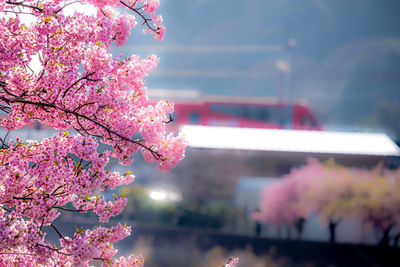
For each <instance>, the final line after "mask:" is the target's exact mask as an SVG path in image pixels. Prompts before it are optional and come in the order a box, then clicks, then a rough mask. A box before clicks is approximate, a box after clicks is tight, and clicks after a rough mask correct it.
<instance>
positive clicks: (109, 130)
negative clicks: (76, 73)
mask: <svg viewBox="0 0 400 267" xmlns="http://www.w3.org/2000/svg"><path fill="white" fill-rule="evenodd" d="M0 100H3V101H4V102H6V103H21V104H24V103H25V104H31V105H34V106H39V107H41V108H43V109H44V110H46V109H45V107H48V108H53V109H58V110H61V111H63V112H65V113H68V114H73V115H75V116H76V117H80V118H83V119H85V120H88V121H90V122H92V123H94V124H95V125H97V126H99V127H100V128H103V129H104V130H106V131H107V132H108V133H109V135H110V136H111V134H113V135H115V136H117V137H119V138H121V139H123V140H125V141H128V142H131V143H134V144H136V145H139V146H140V147H142V148H144V149H147V150H149V151H150V152H151V154H152V155H153V156H154V157H155V158H156V159H157V160H160V159H161V158H162V155H161V154H159V153H158V152H157V151H155V150H153V149H152V148H151V147H147V146H146V145H144V144H142V143H140V142H138V141H136V140H132V139H130V138H128V137H125V136H123V135H122V134H120V133H118V132H116V131H114V130H111V129H110V128H109V127H108V126H106V125H104V124H102V123H100V122H98V121H97V120H95V119H92V118H90V117H88V116H86V115H83V114H80V113H78V112H74V111H73V110H69V109H66V108H62V107H58V106H56V105H55V104H52V103H43V102H34V101H30V100H25V99H20V98H19V97H16V98H15V99H9V98H6V97H5V96H0ZM46 111H47V110H46ZM47 112H49V111H47ZM82 130H84V129H82Z"/></svg>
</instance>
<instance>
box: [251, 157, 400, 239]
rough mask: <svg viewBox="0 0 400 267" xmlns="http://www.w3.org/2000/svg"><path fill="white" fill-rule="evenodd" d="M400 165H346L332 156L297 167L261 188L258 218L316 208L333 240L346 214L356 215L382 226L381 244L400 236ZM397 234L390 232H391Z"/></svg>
mask: <svg viewBox="0 0 400 267" xmlns="http://www.w3.org/2000/svg"><path fill="white" fill-rule="evenodd" d="M399 174H400V169H398V170H397V171H389V170H386V169H384V168H383V167H382V166H380V165H378V166H377V167H376V168H374V169H372V170H367V169H354V168H346V167H343V166H340V165H338V164H336V163H335V162H334V161H333V160H329V161H327V162H325V163H320V162H318V161H317V160H315V159H308V163H307V165H305V166H303V167H301V168H299V169H293V170H292V171H291V172H290V174H288V175H286V176H284V177H283V179H282V181H281V182H280V183H277V184H274V185H272V186H270V187H267V188H265V189H263V190H262V192H261V201H260V212H258V213H256V214H254V219H257V220H261V221H263V222H267V223H273V224H275V225H277V226H280V225H282V224H284V223H286V224H290V223H293V222H295V221H296V220H297V219H300V218H307V217H308V216H309V215H310V214H312V213H314V214H316V215H317V216H318V218H319V219H320V221H321V222H322V224H324V225H326V226H328V229H329V235H330V242H332V243H334V242H335V241H336V234H335V231H336V227H337V225H338V224H339V222H340V221H341V220H342V219H346V218H347V217H350V216H351V217H356V218H359V219H361V223H362V224H366V225H368V226H371V227H373V228H374V229H377V230H378V231H380V232H382V236H381V239H380V241H379V244H380V245H384V246H387V245H389V242H390V241H391V240H392V239H393V242H394V244H395V245H396V244H397V242H398V240H399V239H400V233H399V226H400V215H399V214H400V194H399V193H398V192H399V190H400V175H399ZM396 230H397V234H396V235H395V236H394V237H391V236H390V233H391V232H395V231H396Z"/></svg>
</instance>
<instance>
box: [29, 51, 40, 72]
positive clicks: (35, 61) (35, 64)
mask: <svg viewBox="0 0 400 267" xmlns="http://www.w3.org/2000/svg"><path fill="white" fill-rule="evenodd" d="M28 66H29V67H30V68H31V69H32V70H33V72H34V73H39V72H40V71H41V70H42V69H43V67H42V63H41V62H40V59H39V55H38V54H35V55H33V56H32V59H31V62H29V64H28Z"/></svg>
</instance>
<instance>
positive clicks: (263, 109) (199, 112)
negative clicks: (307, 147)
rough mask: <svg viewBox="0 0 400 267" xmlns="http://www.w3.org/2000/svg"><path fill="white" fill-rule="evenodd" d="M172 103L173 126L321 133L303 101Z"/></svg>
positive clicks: (217, 99)
mask: <svg viewBox="0 0 400 267" xmlns="http://www.w3.org/2000/svg"><path fill="white" fill-rule="evenodd" d="M174 103H175V114H173V119H174V121H175V122H176V123H177V124H196V125H207V126H229V127H247V128H265V129H295V130H323V127H322V125H321V124H320V123H319V121H318V120H317V119H316V117H315V116H314V115H313V113H312V112H311V110H310V108H309V107H308V105H307V104H306V103H305V102H304V101H296V102H293V103H291V104H287V103H284V102H282V101H278V100H276V99H270V98H249V97H222V96H209V97H204V98H202V99H201V100H196V101H194V100H175V101H174Z"/></svg>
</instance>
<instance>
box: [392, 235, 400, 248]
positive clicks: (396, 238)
mask: <svg viewBox="0 0 400 267" xmlns="http://www.w3.org/2000/svg"><path fill="white" fill-rule="evenodd" d="M399 241H400V233H398V234H397V235H396V236H395V237H394V242H393V247H395V248H397V247H398V246H399Z"/></svg>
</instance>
